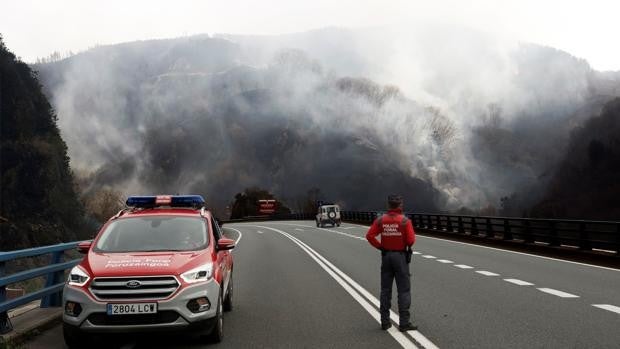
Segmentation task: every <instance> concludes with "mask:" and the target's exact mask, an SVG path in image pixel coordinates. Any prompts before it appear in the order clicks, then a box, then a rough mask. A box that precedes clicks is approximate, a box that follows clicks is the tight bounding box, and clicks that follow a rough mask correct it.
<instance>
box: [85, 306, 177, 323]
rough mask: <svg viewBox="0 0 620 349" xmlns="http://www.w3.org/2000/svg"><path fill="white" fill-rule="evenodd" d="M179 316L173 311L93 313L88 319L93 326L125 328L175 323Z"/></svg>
mask: <svg viewBox="0 0 620 349" xmlns="http://www.w3.org/2000/svg"><path fill="white" fill-rule="evenodd" d="M178 318H179V314H178V313H177V312H176V311H173V310H166V311H161V312H159V313H157V314H131V315H108V314H106V313H92V314H90V316H89V317H88V321H90V323H91V324H93V325H98V326H106V325H107V326H123V325H153V324H168V323H172V322H175V321H176V320H177V319H178Z"/></svg>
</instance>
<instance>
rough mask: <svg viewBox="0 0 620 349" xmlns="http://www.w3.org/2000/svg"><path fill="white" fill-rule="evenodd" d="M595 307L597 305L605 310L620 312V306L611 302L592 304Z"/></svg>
mask: <svg viewBox="0 0 620 349" xmlns="http://www.w3.org/2000/svg"><path fill="white" fill-rule="evenodd" d="M592 306H593V307H597V308H600V309H604V310H609V311H613V312H614V313H618V314H620V307H617V306H615V305H611V304H592Z"/></svg>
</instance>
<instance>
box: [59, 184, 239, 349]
mask: <svg viewBox="0 0 620 349" xmlns="http://www.w3.org/2000/svg"><path fill="white" fill-rule="evenodd" d="M204 203H205V201H204V199H203V198H202V196H200V195H181V196H179V195H177V196H170V195H160V196H131V197H129V198H128V199H127V206H128V208H127V209H124V210H122V211H120V212H119V213H118V214H116V215H115V216H114V217H112V218H110V219H109V220H108V222H107V223H106V224H105V225H104V226H103V227H102V228H101V230H100V231H99V233H98V234H97V236H96V237H95V239H94V240H93V241H92V242H84V243H81V244H80V245H79V247H78V249H79V250H80V251H81V252H82V253H85V254H86V256H85V257H84V259H83V260H82V262H81V263H80V264H79V265H77V266H76V267H74V268H73V269H72V270H71V272H70V275H69V278H68V280H67V283H66V285H65V288H64V292H63V306H64V313H63V334H64V339H65V342H66V344H67V346H69V347H70V348H74V347H88V346H89V344H90V341H91V340H92V334H105V333H127V332H131V333H133V332H148V331H157V332H161V331H189V332H191V333H197V334H201V335H203V337H204V338H206V339H208V340H209V341H211V342H219V341H221V340H222V337H223V312H224V311H228V310H231V309H232V297H233V255H232V253H231V251H230V250H231V249H233V248H234V247H235V241H234V240H231V239H228V238H225V237H224V236H223V235H222V231H221V228H220V226H219V225H218V223H217V221H216V219H215V218H214V217H213V215H212V214H211V212H209V211H208V210H207V209H206V208H205V207H204Z"/></svg>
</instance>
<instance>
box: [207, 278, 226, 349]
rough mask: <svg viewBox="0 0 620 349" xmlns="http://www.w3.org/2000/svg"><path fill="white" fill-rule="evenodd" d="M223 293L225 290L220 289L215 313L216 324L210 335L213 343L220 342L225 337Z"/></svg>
mask: <svg viewBox="0 0 620 349" xmlns="http://www.w3.org/2000/svg"><path fill="white" fill-rule="evenodd" d="M222 293H224V290H220V295H219V297H218V299H217V312H216V313H215V326H213V330H212V331H211V334H209V337H208V339H209V342H211V343H219V342H221V341H222V339H223V338H224V313H223V303H224V302H223V299H222Z"/></svg>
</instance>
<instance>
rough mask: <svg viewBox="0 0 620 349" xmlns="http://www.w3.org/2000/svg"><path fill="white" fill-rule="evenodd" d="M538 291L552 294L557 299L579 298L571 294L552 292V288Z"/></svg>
mask: <svg viewBox="0 0 620 349" xmlns="http://www.w3.org/2000/svg"><path fill="white" fill-rule="evenodd" d="M538 290H539V291H542V292H545V293H549V294H552V295H554V296H558V297H562V298H579V296H577V295H574V294H572V293H567V292H563V291H558V290H554V289H552V288H545V287H543V288H539V289H538Z"/></svg>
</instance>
